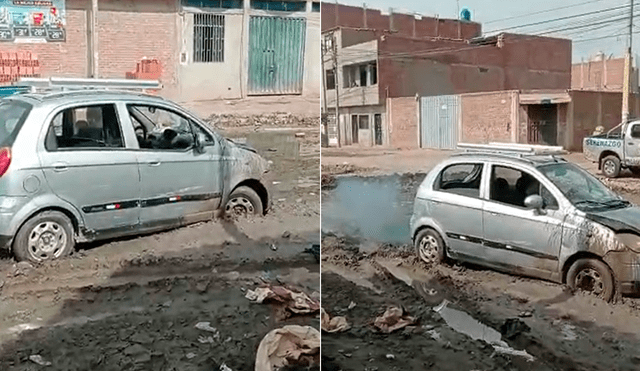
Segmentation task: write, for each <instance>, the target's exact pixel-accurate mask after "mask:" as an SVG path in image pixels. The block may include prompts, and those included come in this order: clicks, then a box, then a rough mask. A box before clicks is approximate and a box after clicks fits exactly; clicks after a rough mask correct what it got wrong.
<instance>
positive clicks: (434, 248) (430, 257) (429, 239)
mask: <svg viewBox="0 0 640 371" xmlns="http://www.w3.org/2000/svg"><path fill="white" fill-rule="evenodd" d="M418 251H419V253H420V258H421V259H422V260H424V261H425V262H427V263H433V262H435V261H436V258H437V256H438V241H436V239H435V237H433V236H425V237H423V238H422V239H421V240H420V245H419V246H418Z"/></svg>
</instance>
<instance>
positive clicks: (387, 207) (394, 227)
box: [322, 176, 418, 244]
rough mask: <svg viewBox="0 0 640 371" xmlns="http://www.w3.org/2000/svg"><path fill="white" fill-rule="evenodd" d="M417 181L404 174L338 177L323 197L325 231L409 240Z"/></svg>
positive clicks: (374, 238)
mask: <svg viewBox="0 0 640 371" xmlns="http://www.w3.org/2000/svg"><path fill="white" fill-rule="evenodd" d="M408 183H409V184H408ZM417 185H418V183H417V182H415V181H413V183H412V181H410V180H407V179H404V178H403V177H401V176H384V177H370V178H361V177H338V178H337V179H336V182H335V187H334V188H333V189H332V190H330V191H328V192H327V194H326V196H324V197H323V198H322V231H323V232H327V233H329V232H331V233H336V234H344V235H348V236H353V237H359V238H363V239H369V240H373V241H377V242H383V243H403V244H404V243H407V242H408V241H409V239H410V238H409V219H410V218H411V213H412V212H413V198H414V196H415V191H416V188H417Z"/></svg>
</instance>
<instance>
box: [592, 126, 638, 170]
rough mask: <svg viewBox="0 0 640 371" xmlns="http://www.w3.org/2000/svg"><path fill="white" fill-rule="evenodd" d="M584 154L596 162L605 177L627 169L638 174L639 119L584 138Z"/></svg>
mask: <svg viewBox="0 0 640 371" xmlns="http://www.w3.org/2000/svg"><path fill="white" fill-rule="evenodd" d="M582 152H583V153H584V156H585V157H586V158H587V159H588V160H590V161H593V162H597V163H598V169H599V170H602V173H603V174H604V176H606V177H607V178H615V177H617V176H618V175H620V171H621V170H622V169H629V170H631V171H632V172H633V173H634V174H636V175H640V121H631V122H629V123H623V124H620V125H618V126H616V127H614V128H613V129H611V130H609V131H608V132H606V133H604V134H600V135H593V136H590V137H586V138H584V141H583V143H582Z"/></svg>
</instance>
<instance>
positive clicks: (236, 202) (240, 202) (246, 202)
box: [224, 186, 264, 216]
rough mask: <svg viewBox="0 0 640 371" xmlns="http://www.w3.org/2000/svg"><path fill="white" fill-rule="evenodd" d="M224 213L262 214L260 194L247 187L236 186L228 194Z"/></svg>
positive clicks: (240, 214)
mask: <svg viewBox="0 0 640 371" xmlns="http://www.w3.org/2000/svg"><path fill="white" fill-rule="evenodd" d="M224 209H225V213H226V214H227V215H233V216H243V215H262V213H263V210H264V209H263V206H262V200H261V199H260V196H258V194H257V193H256V191H254V190H253V189H251V188H249V187H244V186H243V187H238V188H236V189H235V190H234V191H233V192H232V193H231V196H229V201H227V204H226V205H225V208H224Z"/></svg>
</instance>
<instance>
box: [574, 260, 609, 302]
mask: <svg viewBox="0 0 640 371" xmlns="http://www.w3.org/2000/svg"><path fill="white" fill-rule="evenodd" d="M567 284H568V285H569V287H570V288H571V289H572V290H582V291H587V292H590V293H592V294H594V295H596V296H597V297H599V298H601V299H603V300H605V301H611V299H613V294H614V291H615V285H614V280H613V274H611V270H610V269H609V267H608V266H607V265H606V264H605V263H603V262H602V261H600V260H597V259H578V260H576V261H575V262H574V263H573V265H571V267H570V268H569V272H567Z"/></svg>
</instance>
